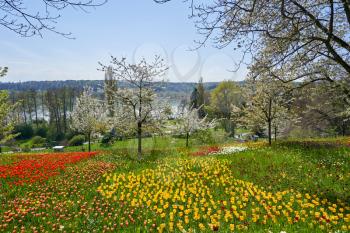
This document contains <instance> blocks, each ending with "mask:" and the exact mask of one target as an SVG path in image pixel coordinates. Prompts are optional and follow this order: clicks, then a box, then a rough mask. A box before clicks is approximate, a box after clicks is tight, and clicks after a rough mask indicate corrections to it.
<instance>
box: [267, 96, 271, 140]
mask: <svg viewBox="0 0 350 233" xmlns="http://www.w3.org/2000/svg"><path fill="white" fill-rule="evenodd" d="M271 111H272V99H271V98H270V99H269V117H268V120H267V121H268V124H269V129H268V131H269V132H268V134H269V145H270V146H271V144H272V136H271V123H272V119H271Z"/></svg>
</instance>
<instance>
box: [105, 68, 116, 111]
mask: <svg viewBox="0 0 350 233" xmlns="http://www.w3.org/2000/svg"><path fill="white" fill-rule="evenodd" d="M117 89H118V87H117V80H116V79H115V76H114V74H113V68H112V67H111V66H109V67H107V69H106V72H105V81H104V91H105V99H106V103H107V108H108V114H109V116H110V117H113V116H114V114H115V104H116V103H115V102H116V101H115V92H116V91H117Z"/></svg>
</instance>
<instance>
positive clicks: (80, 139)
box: [68, 135, 85, 146]
mask: <svg viewBox="0 0 350 233" xmlns="http://www.w3.org/2000/svg"><path fill="white" fill-rule="evenodd" d="M84 142H85V136H84V135H76V136H74V137H73V138H72V139H71V140H69V142H68V145H69V146H81V145H83V143H84Z"/></svg>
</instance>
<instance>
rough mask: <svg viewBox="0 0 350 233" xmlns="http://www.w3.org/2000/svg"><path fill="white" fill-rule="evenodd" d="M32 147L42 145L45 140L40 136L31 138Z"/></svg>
mask: <svg viewBox="0 0 350 233" xmlns="http://www.w3.org/2000/svg"><path fill="white" fill-rule="evenodd" d="M31 141H32V145H39V144H44V143H45V142H46V139H45V138H43V137H40V136H35V137H33V138H32V140H31Z"/></svg>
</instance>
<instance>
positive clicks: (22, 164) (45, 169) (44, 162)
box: [0, 152, 97, 185]
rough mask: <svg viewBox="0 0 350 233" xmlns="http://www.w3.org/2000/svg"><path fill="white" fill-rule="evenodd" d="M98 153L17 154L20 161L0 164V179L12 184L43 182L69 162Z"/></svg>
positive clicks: (73, 162)
mask: <svg viewBox="0 0 350 233" xmlns="http://www.w3.org/2000/svg"><path fill="white" fill-rule="evenodd" d="M96 154H97V152H71V153H50V154H33V155H17V156H16V160H18V161H16V162H13V163H12V164H9V165H2V166H0V181H1V180H3V181H4V182H5V183H8V184H10V185H23V184H25V183H34V182H37V181H38V182H42V181H45V180H47V179H48V178H49V177H51V176H55V175H57V174H59V173H60V171H62V170H64V169H65V167H66V166H67V165H68V164H75V163H77V162H79V161H80V160H82V159H86V158H90V157H92V156H95V155H96ZM0 184H1V182H0Z"/></svg>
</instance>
